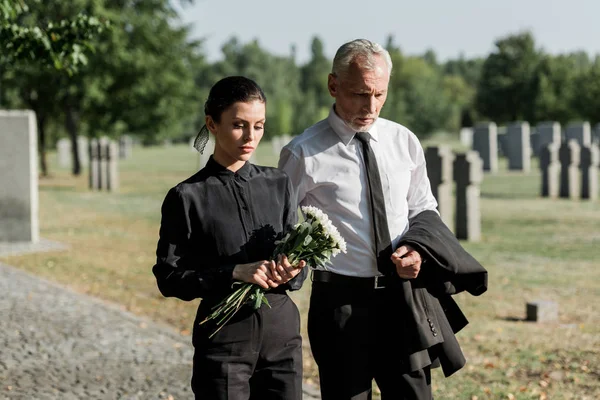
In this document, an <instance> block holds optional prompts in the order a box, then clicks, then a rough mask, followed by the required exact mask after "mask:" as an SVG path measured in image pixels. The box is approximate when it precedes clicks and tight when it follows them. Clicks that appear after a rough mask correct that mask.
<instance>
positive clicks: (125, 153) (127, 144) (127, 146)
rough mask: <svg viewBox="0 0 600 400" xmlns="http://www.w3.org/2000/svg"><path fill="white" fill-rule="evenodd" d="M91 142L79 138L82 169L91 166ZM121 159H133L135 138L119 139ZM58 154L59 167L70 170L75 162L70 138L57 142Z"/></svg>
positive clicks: (82, 137) (78, 145)
mask: <svg viewBox="0 0 600 400" xmlns="http://www.w3.org/2000/svg"><path fill="white" fill-rule="evenodd" d="M89 145H90V141H89V139H88V138H87V137H86V136H78V137H77V150H78V153H79V162H80V163H81V166H82V167H87V166H88V164H89V154H88V147H89ZM118 146H119V158H121V159H127V158H129V157H131V154H132V152H133V138H132V137H131V136H129V135H123V136H121V137H119V142H118ZM56 153H57V155H58V165H59V166H60V167H62V168H69V167H70V166H71V162H72V160H73V156H72V154H71V140H70V139H68V138H62V139H59V140H58V142H56Z"/></svg>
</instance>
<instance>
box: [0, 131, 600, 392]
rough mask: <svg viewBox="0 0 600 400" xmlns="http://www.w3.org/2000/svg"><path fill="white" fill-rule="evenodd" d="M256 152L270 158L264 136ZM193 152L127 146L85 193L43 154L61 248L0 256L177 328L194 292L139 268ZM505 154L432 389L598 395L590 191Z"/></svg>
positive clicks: (599, 288)
mask: <svg viewBox="0 0 600 400" xmlns="http://www.w3.org/2000/svg"><path fill="white" fill-rule="evenodd" d="M257 158H258V160H259V164H264V165H274V164H275V163H276V156H274V155H273V154H272V152H271V146H270V145H269V144H268V143H263V145H262V146H261V147H260V148H259V149H258V153H257ZM55 159H56V157H55V154H52V153H51V154H50V155H49V160H51V161H55ZM197 160H198V155H197V153H195V152H192V151H191V150H190V149H189V147H188V146H184V145H176V146H171V147H164V148H163V147H153V148H140V147H136V148H135V149H134V151H133V156H132V157H131V158H129V159H127V160H120V165H119V170H120V190H119V192H118V193H106V192H91V191H90V190H88V177H87V174H86V171H84V173H83V174H82V175H81V176H80V177H77V178H75V177H72V176H71V175H70V172H69V171H68V170H66V169H60V168H59V167H58V166H57V165H56V162H54V164H53V165H51V171H52V176H51V177H49V178H42V179H40V182H39V185H40V227H41V236H42V237H43V238H45V239H50V240H54V241H59V242H63V243H66V244H68V245H69V246H70V249H69V250H66V251H57V252H47V253H37V254H32V255H21V256H11V257H3V258H0V261H2V262H5V263H7V264H9V265H13V266H16V267H18V268H21V269H24V270H26V271H28V272H31V273H33V274H36V275H38V276H41V277H43V278H47V279H49V280H53V281H56V282H58V283H60V284H63V285H66V286H69V287H70V288H72V289H74V290H76V291H79V292H82V293H86V294H89V295H92V296H96V297H99V298H101V299H104V300H107V301H109V302H112V303H116V304H118V305H120V306H121V307H122V308H123V309H126V310H129V311H131V312H133V313H135V314H139V315H144V316H147V317H150V318H152V319H154V320H156V321H158V322H161V323H165V324H168V325H170V326H172V327H174V328H175V329H177V330H179V331H180V332H181V333H182V334H184V335H189V334H190V330H191V327H192V326H191V325H192V323H193V319H194V315H195V311H196V307H197V305H198V301H192V302H183V301H180V300H177V299H165V298H163V297H162V296H161V295H160V293H159V292H158V289H157V287H156V282H155V279H154V276H153V275H152V272H151V267H152V265H153V264H154V261H155V256H154V252H155V246H156V240H157V237H158V228H159V221H160V205H161V203H162V200H163V198H164V195H165V194H166V192H167V190H168V189H169V188H170V187H171V186H173V185H175V184H176V183H177V182H179V181H181V180H183V179H185V178H186V177H188V176H189V175H191V174H192V173H194V172H195V170H196V168H197V162H198V161H197ZM505 162H506V160H501V165H500V171H499V172H498V173H497V174H495V175H489V174H486V176H485V178H484V181H483V183H482V185H481V211H482V237H483V239H482V241H481V242H479V243H467V242H465V243H464V246H465V247H466V248H467V250H469V251H470V252H471V254H473V255H474V256H475V258H477V259H478V260H479V261H480V262H481V263H482V264H483V265H484V266H485V267H486V268H487V269H488V271H489V290H488V292H487V293H485V294H483V295H482V296H480V297H472V296H470V295H468V294H465V293H463V294H460V295H457V296H455V299H456V300H457V302H458V303H459V305H460V306H461V308H462V310H463V312H464V313H465V314H466V316H467V318H468V319H469V320H470V324H469V325H468V326H467V327H466V328H465V329H464V330H463V331H462V332H460V333H459V334H458V339H459V341H460V343H461V345H462V347H463V350H464V352H465V355H466V357H467V365H466V366H465V368H463V369H462V370H461V371H459V372H457V373H456V374H455V375H454V376H452V377H450V378H448V379H443V375H442V374H441V371H440V370H439V369H438V370H435V371H434V374H433V387H434V396H435V398H437V399H471V400H473V399H597V398H600V369H599V367H600V311H599V308H598V304H600V284H599V282H600V268H598V263H599V262H600V261H599V257H598V256H599V255H600V251H599V250H598V246H599V245H600V202H599V201H595V202H589V201H570V200H562V199H561V200H552V199H542V198H540V197H539V191H540V181H541V178H540V173H539V170H537V169H536V168H537V164H536V163H534V164H533V165H532V172H531V173H529V174H526V175H525V174H521V173H516V172H510V171H507V167H506V164H505ZM309 294H310V281H307V284H306V285H305V286H304V287H303V289H302V290H301V291H299V292H296V293H293V294H292V297H293V299H294V301H296V303H297V304H298V306H299V307H300V310H301V314H302V316H303V318H304V320H303V335H304V338H305V341H304V344H305V354H304V360H305V361H304V364H305V379H306V381H308V382H312V383H315V384H318V376H317V372H316V368H315V365H314V363H313V361H312V357H311V354H310V348H309V344H308V339H307V337H306V314H307V307H308V297H309ZM535 300H553V301H556V302H557V303H558V304H559V321H558V322H556V323H543V324H542V323H533V322H526V321H525V320H524V318H525V304H526V302H528V301H535ZM387 345H389V346H392V345H395V344H393V343H389V344H385V343H382V350H383V351H385V346H387ZM190 361H191V360H190ZM182 384H185V385H187V384H188V382H187V381H185V380H184V381H182Z"/></svg>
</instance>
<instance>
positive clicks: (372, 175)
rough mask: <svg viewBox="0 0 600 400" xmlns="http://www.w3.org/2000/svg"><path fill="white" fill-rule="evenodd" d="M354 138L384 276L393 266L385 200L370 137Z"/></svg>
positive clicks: (363, 135) (365, 135)
mask: <svg viewBox="0 0 600 400" xmlns="http://www.w3.org/2000/svg"><path fill="white" fill-rule="evenodd" d="M356 138H357V139H358V141H359V142H360V143H361V144H362V151H363V159H364V160H365V166H366V167H367V181H368V182H369V191H368V194H367V196H368V198H369V201H370V203H371V217H372V220H373V231H374V233H375V254H376V255H377V269H379V272H381V273H382V274H384V275H387V274H388V273H389V272H390V269H391V268H390V267H391V266H392V265H393V264H392V261H391V260H390V257H391V255H392V240H391V239H390V231H389V229H388V223H387V217H386V213H385V199H384V197H383V189H382V186H381V177H380V176H379V168H378V167H377V159H376V158H375V153H373V149H372V148H371V146H370V145H369V140H370V135H369V133H368V132H357V133H356Z"/></svg>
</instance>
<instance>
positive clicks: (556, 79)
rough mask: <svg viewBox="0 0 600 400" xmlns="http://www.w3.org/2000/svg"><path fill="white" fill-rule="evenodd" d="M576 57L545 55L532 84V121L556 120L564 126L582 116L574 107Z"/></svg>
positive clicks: (577, 75)
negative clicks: (534, 92)
mask: <svg viewBox="0 0 600 400" xmlns="http://www.w3.org/2000/svg"><path fill="white" fill-rule="evenodd" d="M578 65H579V60H578V56H572V55H559V56H556V57H553V56H550V55H544V56H543V57H542V60H541V61H540V63H539V65H538V68H537V71H536V75H535V79H534V83H535V89H536V98H535V107H534V110H535V111H534V112H535V114H534V119H535V121H532V122H538V121H543V120H547V121H558V122H560V123H561V124H566V123H568V122H569V121H571V120H573V119H578V118H580V117H581V112H580V110H578V108H577V107H576V106H575V104H574V102H575V96H577V91H576V80H577V79H578V77H579V76H581V75H582V72H580V71H579V69H580V68H579V67H578Z"/></svg>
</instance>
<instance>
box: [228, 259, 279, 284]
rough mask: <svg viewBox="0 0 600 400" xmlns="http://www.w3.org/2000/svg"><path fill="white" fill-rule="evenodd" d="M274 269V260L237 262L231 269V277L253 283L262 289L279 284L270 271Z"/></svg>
mask: <svg viewBox="0 0 600 400" xmlns="http://www.w3.org/2000/svg"><path fill="white" fill-rule="evenodd" d="M275 269H276V265H275V262H274V261H267V260H262V261H257V262H253V263H249V264H238V265H236V266H235V268H234V269H233V279H235V280H238V281H243V282H248V283H255V284H257V285H259V286H260V287H262V288H263V289H269V288H276V287H277V286H279V283H277V281H278V279H276V278H275V277H274V276H273V273H272V271H273V270H275Z"/></svg>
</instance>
